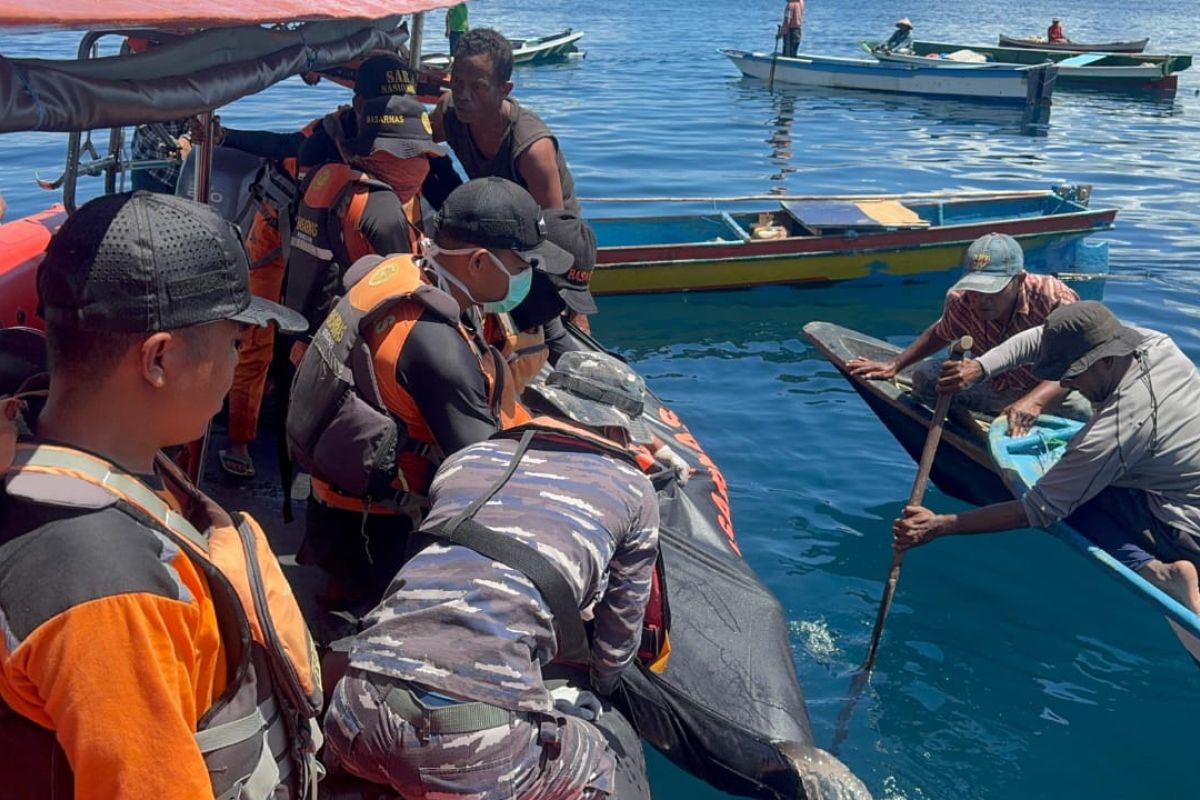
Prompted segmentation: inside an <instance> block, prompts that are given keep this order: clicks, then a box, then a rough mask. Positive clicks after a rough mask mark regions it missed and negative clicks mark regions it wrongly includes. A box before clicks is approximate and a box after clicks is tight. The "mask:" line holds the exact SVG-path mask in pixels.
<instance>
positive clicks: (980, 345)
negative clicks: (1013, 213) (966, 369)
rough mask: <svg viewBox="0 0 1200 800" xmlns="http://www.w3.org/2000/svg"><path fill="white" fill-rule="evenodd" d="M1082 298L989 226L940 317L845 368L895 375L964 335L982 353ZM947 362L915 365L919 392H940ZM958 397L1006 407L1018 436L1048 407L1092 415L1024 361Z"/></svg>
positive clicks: (989, 410) (979, 405)
mask: <svg viewBox="0 0 1200 800" xmlns="http://www.w3.org/2000/svg"><path fill="white" fill-rule="evenodd" d="M1078 299H1079V296H1078V295H1076V294H1075V292H1074V291H1072V290H1071V288H1070V287H1068V286H1067V285H1066V284H1064V283H1063V282H1062V281H1060V280H1059V279H1058V278H1055V277H1054V276H1053V275H1034V274H1032V273H1029V272H1026V271H1025V257H1024V254H1023V253H1022V251H1021V245H1020V244H1019V243H1018V242H1017V240H1016V239H1014V238H1012V237H1011V236H1008V235H1007V234H1003V233H989V234H987V235H985V236H981V237H980V238H978V239H976V240H975V241H974V242H973V243H972V244H971V246H970V247H969V248H968V249H967V255H966V258H965V259H963V276H962V277H961V278H960V279H959V281H958V283H956V284H954V286H952V287H950V291H949V292H947V293H946V303H945V306H944V308H943V309H942V316H941V318H939V319H938V321H937V322H935V323H933V324H932V325H930V326H929V327H928V328H926V329H925V332H924V333H922V334H921V335H920V336H919V337H917V340H916V341H915V342H913V343H912V344H910V345H909V346H908V347H907V348H905V349H904V351H903V352H901V353H900V354H899V355H897V356H896V357H895V358H893V359H892V360H891V361H886V362H883V361H870V360H867V359H865V358H856V359H853V360H851V361H850V362H849V363H848V364H847V367H848V368H849V370H850V373H851V374H852V375H858V376H860V377H864V378H869V379H872V380H890V379H892V378H893V377H895V376H896V375H897V374H898V373H900V372H901V371H902V370H904V369H906V368H907V367H909V366H910V365H912V364H916V363H917V362H918V361H920V360H921V359H924V358H928V357H929V356H931V355H933V354H934V353H936V352H937V351H939V350H941V349H942V348H943V347H946V346H947V345H948V344H950V343H951V342H953V341H956V340H958V339H960V338H962V337H963V336H970V337H971V338H972V339H973V340H974V346H973V347H972V354H973V355H975V356H980V355H983V354H984V353H986V352H987V351H988V350H990V349H992V348H993V347H996V346H997V345H999V344H1000V343H1001V342H1003V341H1004V340H1005V339H1008V338H1009V337H1010V336H1013V335H1015V334H1018V333H1020V332H1021V331H1024V330H1028V329H1029V328H1033V327H1037V326H1039V325H1041V324H1042V323H1044V322H1045V321H1046V317H1048V316H1049V315H1050V312H1052V311H1053V310H1054V309H1056V308H1058V307H1060V306H1064V305H1068V304H1070V303H1074V302H1075V301H1076V300H1078ZM941 363H942V362H941V360H940V359H930V360H928V361H925V362H924V363H922V364H918V365H917V367H916V369H914V370H913V374H912V381H913V388H912V392H913V395H914V396H915V397H917V398H918V399H920V400H923V401H926V402H932V401H934V400H935V399H936V395H937V388H938V387H937V382H938V372H939V370H940V369H941ZM954 402H955V405H956V406H959V407H961V408H965V409H967V410H968V411H974V412H977V413H980V414H990V415H993V416H995V415H997V414H1000V413H1004V414H1006V415H1007V416H1008V425H1009V429H1010V430H1011V431H1012V433H1013V435H1014V436H1017V435H1021V434H1023V433H1024V432H1025V431H1027V430H1028V429H1029V426H1030V425H1032V424H1033V421H1034V420H1035V419H1037V417H1038V414H1041V413H1042V412H1043V411H1047V412H1049V411H1053V413H1055V414H1059V415H1060V416H1066V417H1070V418H1072V419H1087V418H1088V416H1089V414H1090V409H1089V408H1088V405H1087V403H1086V401H1084V400H1083V398H1081V397H1080V396H1079V395H1078V393H1070V392H1068V390H1066V389H1063V388H1062V387H1061V386H1060V385H1059V384H1058V382H1057V381H1045V380H1039V379H1038V378H1037V377H1035V376H1034V375H1033V373H1031V372H1030V371H1029V370H1028V369H1025V368H1021V369H1016V370H1013V371H1012V372H1009V373H1007V374H1004V375H996V376H995V377H992V378H989V379H988V380H984V381H979V382H977V383H975V384H974V385H972V386H971V387H970V388H968V389H965V390H964V391H962V392H960V393H959V394H958V395H956V396H955V400H954Z"/></svg>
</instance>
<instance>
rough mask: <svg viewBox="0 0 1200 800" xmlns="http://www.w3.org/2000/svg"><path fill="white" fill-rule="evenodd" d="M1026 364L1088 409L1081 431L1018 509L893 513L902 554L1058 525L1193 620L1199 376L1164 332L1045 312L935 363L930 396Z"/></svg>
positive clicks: (1199, 485)
mask: <svg viewBox="0 0 1200 800" xmlns="http://www.w3.org/2000/svg"><path fill="white" fill-rule="evenodd" d="M1019 364H1032V370H1033V372H1034V374H1035V375H1037V376H1038V377H1040V378H1043V379H1046V380H1058V381H1060V382H1061V383H1062V384H1063V386H1064V387H1067V388H1071V389H1075V390H1077V391H1079V392H1080V393H1081V394H1082V395H1083V396H1084V397H1086V398H1087V399H1088V400H1090V401H1091V403H1092V408H1093V411H1094V413H1093V416H1092V419H1091V421H1090V422H1088V424H1087V425H1085V426H1084V427H1083V429H1082V430H1080V431H1079V433H1077V434H1076V435H1075V436H1074V438H1072V439H1071V441H1070V443H1069V444H1068V445H1067V449H1066V452H1065V453H1064V454H1063V456H1062V458H1061V459H1059V461H1058V462H1057V463H1056V464H1055V465H1054V466H1053V467H1051V468H1050V469H1049V470H1047V471H1046V474H1045V475H1043V476H1042V477H1041V479H1040V480H1039V481H1038V482H1037V484H1036V485H1034V487H1033V488H1032V489H1030V491H1029V492H1028V493H1027V494H1026V495H1025V496H1024V497H1022V498H1021V499H1020V500H1013V501H1010V502H1007V503H998V504H994V505H990V506H984V507H983V508H980V509H976V510H974V511H968V512H966V513H963V514H935V513H933V512H932V511H930V510H928V509H926V508H922V507H920V506H909V507H907V508H905V509H904V515H903V517H902V518H901V519H898V520H896V521H895V524H894V525H893V528H892V531H893V536H894V541H895V546H896V547H897V548H898V549H901V550H903V549H907V548H909V547H914V546H917V545H920V544H924V543H926V542H929V541H931V540H932V539H935V538H938V537H940V536H948V535H952V534H961V533H987V532H991V531H1002V530H1010V529H1014V528H1026V527H1031V526H1032V527H1042V528H1044V527H1048V526H1050V525H1051V524H1053V523H1054V522H1057V521H1058V520H1061V519H1066V520H1067V521H1068V522H1069V523H1071V524H1072V526H1073V527H1075V528H1077V529H1078V530H1079V531H1080V532H1081V533H1083V534H1084V535H1085V536H1088V537H1089V538H1091V540H1092V541H1093V542H1094V543H1095V544H1096V545H1097V546H1099V547H1101V548H1103V549H1104V550H1106V551H1108V552H1109V553H1110V554H1112V555H1113V556H1115V557H1116V558H1117V559H1119V560H1120V561H1121V562H1122V563H1123V564H1124V565H1125V566H1127V567H1129V568H1130V569H1132V570H1134V571H1135V572H1137V573H1138V574H1139V575H1141V576H1142V577H1143V578H1145V579H1146V580H1148V581H1150V583H1152V584H1154V585H1155V586H1156V587H1158V588H1159V589H1161V590H1162V591H1164V592H1166V593H1167V594H1169V595H1171V596H1172V597H1174V598H1175V599H1176V600H1178V601H1179V602H1180V603H1182V604H1183V605H1185V606H1187V607H1188V608H1190V609H1192V610H1193V611H1195V612H1197V613H1200V589H1198V588H1197V571H1196V565H1197V564H1200V478H1198V477H1197V476H1200V417H1198V416H1197V415H1196V413H1195V408H1194V404H1195V400H1196V397H1198V396H1200V374H1198V373H1197V371H1196V367H1195V365H1194V364H1192V362H1191V361H1190V360H1189V359H1188V357H1187V356H1185V355H1184V354H1183V352H1182V351H1180V349H1179V347H1178V346H1176V344H1175V343H1174V342H1173V341H1171V338H1170V337H1169V336H1167V335H1166V334H1164V333H1159V332H1158V331H1153V330H1149V329H1145V328H1136V327H1132V326H1129V325H1123V324H1121V322H1120V321H1119V320H1118V319H1117V318H1116V317H1115V316H1114V315H1113V313H1112V312H1111V311H1109V310H1108V308H1107V307H1105V306H1104V305H1103V304H1102V303H1098V302H1095V301H1091V300H1089V301H1083V302H1079V303H1072V304H1070V305H1067V306H1063V307H1061V308H1058V309H1056V310H1055V311H1054V312H1053V313H1051V314H1050V316H1049V317H1048V318H1047V320H1046V324H1045V325H1044V326H1043V327H1040V328H1031V329H1029V330H1027V331H1024V332H1023V333H1020V334H1018V335H1016V336H1014V337H1012V338H1011V339H1009V340H1008V341H1007V342H1005V343H1004V344H1002V345H1001V346H1000V347H997V348H995V349H993V350H990V351H988V352H987V353H986V354H984V355H983V356H981V357H980V358H979V360H978V361H974V360H970V359H968V360H966V361H963V362H947V363H946V365H945V367H944V369H943V372H942V381H941V383H940V388H941V390H942V391H956V390H957V389H958V388H961V387H962V386H965V385H968V384H970V383H971V382H973V381H975V380H978V379H979V378H980V377H981V376H983V375H991V374H995V373H999V372H1003V371H1005V370H1008V369H1012V368H1014V367H1016V366H1017V365H1019Z"/></svg>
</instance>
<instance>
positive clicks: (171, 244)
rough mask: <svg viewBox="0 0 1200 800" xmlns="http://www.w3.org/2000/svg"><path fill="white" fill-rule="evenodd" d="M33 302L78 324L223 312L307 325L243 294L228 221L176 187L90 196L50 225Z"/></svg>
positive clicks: (241, 256)
mask: <svg viewBox="0 0 1200 800" xmlns="http://www.w3.org/2000/svg"><path fill="white" fill-rule="evenodd" d="M37 281H38V297H39V300H40V308H39V312H40V313H41V315H42V317H43V318H44V319H45V320H46V321H47V322H48V323H50V324H52V325H59V326H63V327H71V328H76V329H78V330H92V331H112V332H127V333H140V332H150V331H169V330H177V329H179V328H187V327H191V326H193V325H200V324H202V323H205V322H214V321H216V320H222V319H228V320H233V321H235V322H244V323H247V324H250V325H266V324H267V323H269V322H276V323H278V324H279V327H280V329H281V330H283V331H287V332H300V331H304V330H305V329H307V327H308V325H307V323H306V322H305V320H304V318H303V317H302V316H301V315H299V314H297V313H296V312H294V311H291V310H289V309H287V308H284V307H283V306H280V305H278V304H276V303H271V302H269V301H266V300H263V299H262V298H258V297H253V296H251V294H250V285H249V284H250V272H249V265H248V261H247V258H246V251H245V248H244V247H243V246H242V241H241V237H240V236H239V235H238V231H237V228H235V227H234V226H233V225H232V224H231V223H229V222H227V221H226V220H224V219H223V218H222V217H221V216H220V215H219V214H217V212H216V211H214V210H213V209H212V208H210V207H209V206H206V205H202V204H200V203H196V202H194V201H192V200H188V199H186V198H183V197H175V196H174V195H167V194H154V193H151V192H140V191H139V192H127V193H124V194H111V195H106V196H104V197H98V198H96V199H95V200H92V201H91V202H89V203H87V204H86V205H84V206H83V207H81V208H80V209H79V210H78V211H76V212H75V213H74V214H72V215H71V217H70V218H68V219H67V221H66V222H65V223H63V226H62V227H61V228H59V230H58V232H57V233H56V234H55V235H54V238H53V239H51V240H50V245H49V246H48V247H47V248H46V258H45V260H43V261H42V264H41V266H40V267H39V268H38V278H37Z"/></svg>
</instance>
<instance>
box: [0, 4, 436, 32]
mask: <svg viewBox="0 0 1200 800" xmlns="http://www.w3.org/2000/svg"><path fill="white" fill-rule="evenodd" d="M455 2H456V0H271V2H267V3H253V2H247V0H189V2H186V3H172V2H170V1H169V0H103V2H100V0H88V1H87V2H84V0H59V2H46V0H0V26H10V27H11V26H30V27H60V28H89V29H111V28H134V27H162V26H170V27H175V26H178V27H204V28H208V27H218V26H224V25H251V24H257V23H271V22H301V21H307V20H323V19H381V18H383V17H389V16H391V15H393V14H412V13H415V12H417V11H429V10H431V9H435V8H445V7H446V6H451V5H454V4H455Z"/></svg>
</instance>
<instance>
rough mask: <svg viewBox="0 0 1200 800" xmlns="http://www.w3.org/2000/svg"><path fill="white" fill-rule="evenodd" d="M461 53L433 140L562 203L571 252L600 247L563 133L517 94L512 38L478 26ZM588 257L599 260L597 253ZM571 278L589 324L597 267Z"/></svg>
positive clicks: (583, 321) (476, 166)
mask: <svg viewBox="0 0 1200 800" xmlns="http://www.w3.org/2000/svg"><path fill="white" fill-rule="evenodd" d="M456 54H457V57H456V58H455V59H454V66H453V69H452V70H451V75H450V93H449V94H447V95H445V96H443V98H442V100H441V102H439V103H438V106H437V108H436V109H435V110H434V112H433V115H432V121H433V140H434V141H435V142H446V143H447V144H448V145H450V149H452V150H453V151H454V154H455V155H456V156H457V157H458V160H459V162H460V163H461V164H462V166H463V169H465V170H466V172H467V177H468V178H483V177H491V176H494V177H500V178H505V179H507V180H510V181H513V182H514V183H517V184H518V185H520V186H522V187H524V188H525V189H526V190H528V192H529V193H530V194H531V195H533V199H534V200H536V201H537V203H538V205H540V206H541V207H542V209H543V210H544V211H545V212H546V214H547V216H551V215H555V214H556V213H557V212H560V211H561V212H562V213H561V214H559V216H560V217H561V221H560V224H558V225H556V226H555V230H554V231H553V233H552V235H553V237H554V238H553V241H554V242H555V243H556V244H558V245H559V246H561V247H563V248H564V249H566V250H568V251H570V252H577V251H578V250H579V249H580V248H587V249H588V250H590V251H591V253H593V254H594V253H595V250H596V235H595V233H593V231H592V229H591V227H590V226H589V225H588V224H587V223H586V222H584V221H583V216H582V211H581V209H580V207H579V201H578V200H576V199H575V179H574V178H573V177H572V176H571V170H570V169H569V168H568V167H567V161H566V158H565V157H564V156H563V153H562V150H561V148H559V145H558V139H556V138H555V137H554V134H552V133H551V132H550V129H549V128H548V127H547V126H546V123H544V122H542V120H541V119H540V118H539V117H538V116H537V115H536V114H534V113H533V112H532V111H530V110H528V109H526V108H524V107H522V106H521V105H520V104H519V103H518V102H517V101H516V100H515V99H513V98H512V97H511V96H510V93H511V92H512V89H513V84H512V80H511V78H512V64H513V55H512V45H511V44H510V43H509V41H508V40H507V39H505V38H504V37H503V36H502V35H500V34H499V33H498V32H496V31H494V30H492V29H490V28H476V29H475V30H472V31H470V32H468V33H466V34H464V35H463V38H462V40H461V41H460V42H459V46H458V49H457V50H456ZM573 240H577V241H573ZM588 263H589V264H594V263H595V257H594V255H593V257H592V258H591V259H588ZM568 278H569V279H570V280H571V281H572V282H573V283H575V284H577V285H579V286H581V287H582V288H583V289H584V291H564V292H562V297H563V300H564V302H565V303H566V304H567V308H568V315H569V317H570V318H571V320H572V321H573V322H575V323H576V324H578V325H580V326H581V327H584V328H585V329H586V325H587V315H588V314H593V313H595V311H596V305H595V301H594V300H593V299H592V297H591V294H590V293H588V292H587V291H586V288H587V283H588V282H589V281H590V280H591V271H590V269H589V270H586V271H585V270H577V271H576V272H575V273H572V274H571V275H569V276H568ZM555 335H556V331H555V330H554V326H547V330H546V336H547V338H548V339H549V338H552V337H554V336H555Z"/></svg>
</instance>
